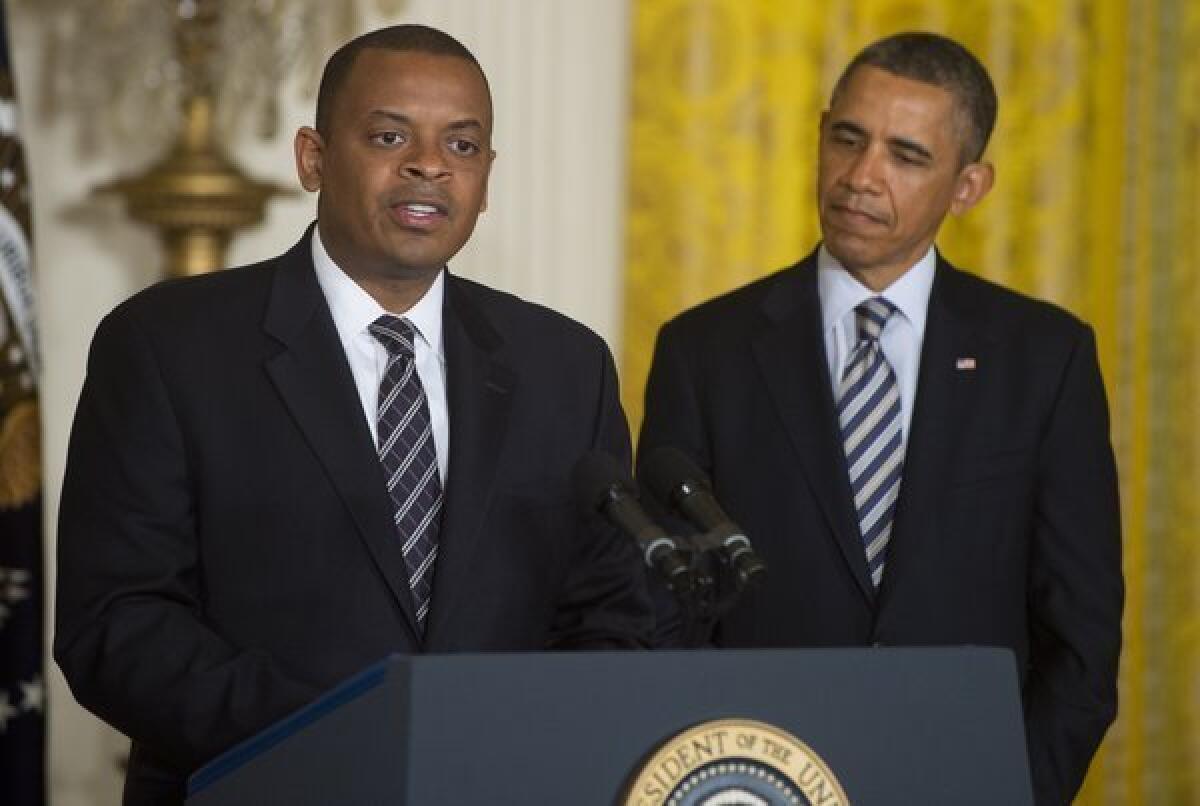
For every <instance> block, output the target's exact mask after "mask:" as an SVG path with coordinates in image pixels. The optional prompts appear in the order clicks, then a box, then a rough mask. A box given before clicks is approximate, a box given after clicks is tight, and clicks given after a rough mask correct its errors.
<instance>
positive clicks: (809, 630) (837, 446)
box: [638, 256, 1123, 803]
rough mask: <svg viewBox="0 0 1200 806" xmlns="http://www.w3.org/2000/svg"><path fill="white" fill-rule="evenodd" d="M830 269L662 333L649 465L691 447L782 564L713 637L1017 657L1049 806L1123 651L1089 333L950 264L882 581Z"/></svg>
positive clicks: (646, 436) (933, 306)
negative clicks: (861, 480) (861, 489)
mask: <svg viewBox="0 0 1200 806" xmlns="http://www.w3.org/2000/svg"><path fill="white" fill-rule="evenodd" d="M816 277H817V272H816V261H815V258H814V257H813V256H810V257H809V258H807V259H806V260H804V261H802V262H800V263H799V264H797V265H796V266H793V267H791V268H789V269H786V270H784V271H782V272H779V273H777V274H774V275H772V276H770V277H767V278H765V279H763V280H760V281H758V282H755V283H752V284H751V285H749V286H746V287H745V288H742V289H739V290H737V291H734V292H732V293H730V294H727V295H725V296H723V297H720V298H717V299H715V300H712V301H710V302H708V303H706V304H703V305H700V306H699V307H697V308H695V309H693V310H691V311H688V312H686V313H684V314H682V315H681V316H679V317H678V318H677V319H675V320H674V321H673V322H671V323H669V324H667V325H666V326H665V327H664V328H663V329H662V331H661V333H660V335H659V339H658V344H657V349H656V352H655V357H654V363H653V368H652V370H651V373H650V381H649V385H648V388H647V391H646V417H645V422H644V425H643V428H642V433H641V441H640V443H639V449H638V450H639V456H643V457H644V456H646V455H648V453H649V452H650V451H652V450H653V449H655V448H656V447H659V446H662V445H673V446H675V447H678V448H680V449H682V450H684V451H685V452H687V453H689V454H690V455H691V456H693V457H694V458H695V459H696V460H697V462H698V463H699V464H700V465H701V467H703V468H705V469H707V471H708V472H709V474H710V475H711V477H712V479H713V484H714V491H715V493H716V496H717V497H718V499H719V500H720V501H721V502H722V503H723V504H724V505H725V508H726V509H727V510H728V512H729V514H730V516H731V517H732V518H733V519H734V520H735V521H737V522H738V523H739V524H740V525H741V526H742V527H743V528H744V529H745V530H746V533H747V534H748V535H749V536H750V537H751V539H752V540H753V541H754V544H755V547H756V548H757V549H758V551H759V553H760V554H761V555H762V557H763V559H764V560H765V562H766V563H767V564H768V566H769V572H768V576H767V581H766V584H765V585H764V586H763V587H762V588H761V589H760V590H758V591H757V592H754V593H751V594H748V595H746V596H745V597H744V599H743V600H742V601H741V602H739V604H738V605H737V606H736V608H735V609H734V610H733V611H732V612H731V613H730V614H729V615H728V616H727V617H726V618H725V619H724V620H723V621H722V622H721V623H720V624H719V625H718V626H717V630H716V633H715V636H714V640H715V641H716V642H717V643H718V644H719V645H721V646H732V647H797V646H850V645H871V644H881V645H932V644H949V645H953V644H976V645H994V646H1002V647H1010V648H1012V650H1013V651H1014V652H1015V653H1016V656H1017V662H1018V664H1019V674H1020V677H1021V683H1022V686H1023V696H1024V702H1025V717H1026V722H1027V733H1028V739H1029V754H1030V759H1031V763H1032V769H1033V776H1034V784H1035V788H1036V790H1037V795H1038V800H1039V802H1041V803H1063V802H1065V801H1067V800H1068V799H1069V798H1070V797H1071V796H1072V795H1073V794H1074V793H1075V791H1076V790H1077V789H1078V787H1079V785H1080V782H1081V780H1082V778H1083V775H1084V773H1085V772H1086V770H1087V766H1088V763H1089V761H1090V759H1091V757H1092V754H1093V753H1094V752H1095V750H1096V747H1097V745H1098V744H1099V742H1100V740H1101V738H1102V737H1103V735H1104V732H1105V730H1106V729H1107V727H1108V725H1109V724H1110V723H1111V722H1112V720H1113V718H1114V716H1115V712H1116V677H1117V656H1118V652H1119V649H1120V620H1121V608H1122V600H1123V584H1122V578H1121V549H1120V521H1119V515H1118V506H1117V486H1116V473H1115V469H1114V462H1113V455H1112V450H1111V447H1110V444H1109V436H1108V414H1107V408H1106V404H1105V396H1104V389H1103V386H1102V384H1101V380H1100V372H1099V368H1098V365H1097V360H1096V352H1095V345H1094V341H1093V337H1092V333H1091V331H1090V329H1089V328H1088V327H1087V326H1085V325H1083V324H1082V323H1080V322H1079V321H1078V320H1076V319H1075V318H1073V317H1072V316H1070V315H1069V314H1067V313H1065V312H1063V311H1062V310H1060V309H1058V308H1055V307H1053V306H1051V305H1049V304H1046V303H1043V302H1038V301H1035V300H1031V299H1028V298H1026V297H1023V296H1020V295H1018V294H1015V293H1013V292H1011V291H1007V290H1004V289H1002V288H999V287H998V286H995V285H992V284H990V283H987V282H985V281H983V280H981V279H978V278H976V277H974V276H971V275H969V274H965V273H963V272H960V271H958V270H956V269H954V268H953V267H952V266H950V265H949V264H948V263H946V262H945V261H944V260H940V259H939V262H938V267H937V273H936V278H935V280H934V285H933V291H932V295H931V298H930V302H929V312H928V319H927V323H926V329H925V338H924V344H923V348H922V354H921V360H920V375H919V381H918V384H917V398H916V405H915V410H914V414H913V418H912V425H911V431H910V434H909V439H908V442H907V452H906V460H905V466H904V476H903V482H902V486H901V492H900V499H899V502H898V504H897V511H896V516H895V522H894V530H893V536H892V539H891V543H890V546H889V550H888V559H887V567H886V570H885V572H884V577H883V583H882V586H881V588H880V590H879V591H878V593H876V592H875V591H874V589H873V588H872V585H871V583H870V579H869V577H868V573H867V565H866V559H865V554H864V550H863V546H862V542H861V538H860V536H859V531H858V524H857V519H856V516H855V512H854V508H853V503H852V498H851V494H850V488H849V482H848V481H847V473H846V464H845V459H844V456H843V453H842V447H841V442H840V436H839V429H838V423H837V418H836V414H835V412H834V403H833V393H832V391H831V384H830V380H829V370H828V365H827V362H826V358H825V347H824V341H823V337H822V332H821V314H820V303H819V299H818V294H817V282H816ZM959 358H973V359H974V360H975V366H974V368H959V365H958V361H957V359H959Z"/></svg>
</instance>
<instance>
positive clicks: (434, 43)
mask: <svg viewBox="0 0 1200 806" xmlns="http://www.w3.org/2000/svg"><path fill="white" fill-rule="evenodd" d="M369 49H374V50H396V51H407V52H416V53H430V54H433V55H435V56H452V57H454V58H456V59H462V60H463V61H465V62H469V63H470V64H473V65H475V68H476V69H477V70H479V75H480V76H481V77H482V78H483V83H484V86H488V83H487V76H486V75H484V72H483V68H482V67H481V66H480V64H479V61H478V60H477V59H476V58H475V55H474V54H473V53H471V51H469V50H467V47H466V45H464V44H463V43H462V42H459V41H458V40H457V39H455V38H454V37H452V36H450V34H448V33H446V32H445V31H439V30H438V29H437V28H430V27H429V26H427V25H392V26H389V27H387V28H380V29H378V30H375V31H369V32H367V33H365V34H363V35H362V36H359V37H356V38H354V39H351V40H350V41H349V42H347V43H346V44H344V45H342V46H341V47H340V48H338V49H337V50H336V51H334V53H333V55H332V56H330V57H329V61H327V62H325V69H324V70H323V71H322V72H321V86H320V88H319V89H318V90H317V120H316V128H317V131H318V132H320V134H321V136H322V137H328V136H329V129H330V126H329V124H330V123H331V121H330V117H331V116H332V115H333V103H334V100H335V99H336V98H337V93H338V90H340V89H341V88H342V85H343V84H345V83H346V77H347V76H348V75H350V70H351V68H353V67H354V62H355V60H356V59H357V58H358V54H360V53H362V52H363V51H364V50H369ZM491 96H492V91H491V88H490V87H488V100H489V103H490V101H491Z"/></svg>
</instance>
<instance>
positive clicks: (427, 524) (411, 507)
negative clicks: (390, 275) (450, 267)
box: [368, 314, 442, 631]
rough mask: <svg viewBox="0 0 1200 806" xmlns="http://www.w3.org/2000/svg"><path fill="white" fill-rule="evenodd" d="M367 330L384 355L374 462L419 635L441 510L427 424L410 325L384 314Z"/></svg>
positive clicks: (429, 589)
mask: <svg viewBox="0 0 1200 806" xmlns="http://www.w3.org/2000/svg"><path fill="white" fill-rule="evenodd" d="M368 329H369V330H370V331H371V335H372V336H374V337H375V339H376V340H377V341H378V342H379V343H380V344H382V345H383V346H384V349H386V350H387V352H388V363H387V368H386V369H385V370H384V373H383V379H382V380H381V381H380V383H379V407H378V420H377V425H378V433H377V435H376V436H377V439H378V448H379V462H380V464H381V465H383V470H384V476H385V477H386V478H387V488H388V494H389V495H390V496H391V498H392V506H393V516H394V522H395V525H396V531H397V533H398V534H399V536H400V539H401V540H402V541H403V543H404V546H403V547H404V563H405V565H406V566H407V567H408V585H409V588H411V589H412V595H413V607H414V608H415V611H416V615H417V626H418V627H419V628H420V629H421V630H422V631H423V630H424V629H425V619H426V616H428V615H429V599H430V595H431V594H432V592H433V565H434V561H435V560H436V559H437V539H438V529H439V526H440V525H441V511H442V480H441V477H440V476H439V475H438V461H437V448H436V446H435V445H434V442H433V421H432V419H431V418H430V416H429V403H428V401H427V400H426V398H425V389H424V387H423V386H421V378H420V376H419V375H417V366H416V358H415V352H414V350H413V337H414V333H413V327H412V324H410V323H409V322H408V320H407V319H401V318H400V317H398V316H391V315H388V314H385V315H383V316H381V317H379V318H378V319H376V320H375V321H374V322H373V323H371V325H370V327H369V328H368Z"/></svg>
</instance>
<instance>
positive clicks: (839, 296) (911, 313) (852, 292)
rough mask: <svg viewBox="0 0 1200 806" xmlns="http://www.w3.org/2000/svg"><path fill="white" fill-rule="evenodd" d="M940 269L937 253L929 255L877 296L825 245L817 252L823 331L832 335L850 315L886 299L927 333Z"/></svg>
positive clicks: (930, 252) (931, 249)
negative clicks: (872, 301) (876, 299)
mask: <svg viewBox="0 0 1200 806" xmlns="http://www.w3.org/2000/svg"><path fill="white" fill-rule="evenodd" d="M936 269H937V250H935V249H934V248H933V247H932V246H930V247H929V251H927V252H926V253H925V255H924V256H923V257H922V258H921V259H920V260H918V261H917V262H916V263H914V264H913V265H912V267H911V268H910V269H909V270H908V271H906V272H904V274H902V275H900V277H899V278H898V279H897V280H896V282H894V283H892V284H891V285H890V286H888V287H887V288H885V289H884V290H883V291H882V292H880V293H876V292H874V291H872V290H871V289H869V288H867V287H866V286H865V285H863V284H862V283H860V282H859V281H858V280H856V279H855V278H854V275H852V274H851V273H850V272H848V271H846V269H845V268H844V267H843V266H842V264H841V262H840V261H839V260H838V259H837V258H835V257H834V256H833V255H831V254H830V253H829V250H828V249H826V248H825V244H821V246H820V248H819V249H818V250H817V293H818V294H819V295H820V299H821V320H822V321H821V324H822V331H823V332H828V331H830V330H832V329H833V328H834V327H837V325H838V323H839V322H841V321H843V319H844V318H845V317H846V315H847V314H849V313H850V312H851V311H853V310H854V309H855V308H857V307H858V306H859V305H860V304H862V303H863V302H865V301H866V300H868V299H870V298H871V297H876V296H879V297H883V298H884V299H886V300H887V301H888V302H890V303H892V304H893V305H895V306H896V309H897V310H899V311H900V313H901V314H903V315H904V318H905V319H907V320H908V321H909V322H911V323H912V325H913V327H914V328H916V331H917V333H924V332H925V316H926V314H927V313H928V312H929V294H930V293H931V292H932V291H933V276H934V273H935V271H936Z"/></svg>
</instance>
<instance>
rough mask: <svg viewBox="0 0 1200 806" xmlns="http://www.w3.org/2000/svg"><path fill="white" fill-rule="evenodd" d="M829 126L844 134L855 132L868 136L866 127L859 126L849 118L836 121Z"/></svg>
mask: <svg viewBox="0 0 1200 806" xmlns="http://www.w3.org/2000/svg"><path fill="white" fill-rule="evenodd" d="M829 128H831V129H833V130H834V131H835V132H841V133H842V134H854V135H858V136H859V137H866V136H867V130H866V129H864V128H863V127H862V126H859V125H858V124H857V123H852V122H851V121H848V120H838V121H834V122H833V123H832V124H831V125H830V127H829Z"/></svg>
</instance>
